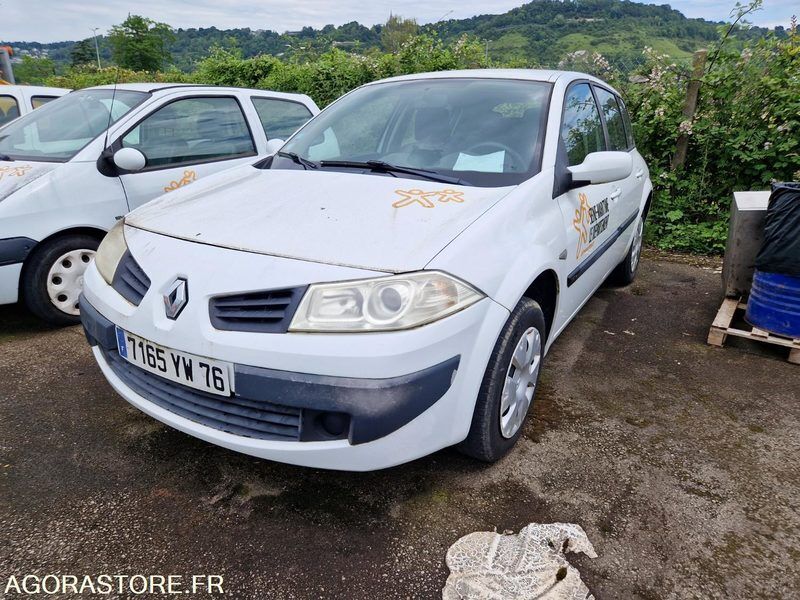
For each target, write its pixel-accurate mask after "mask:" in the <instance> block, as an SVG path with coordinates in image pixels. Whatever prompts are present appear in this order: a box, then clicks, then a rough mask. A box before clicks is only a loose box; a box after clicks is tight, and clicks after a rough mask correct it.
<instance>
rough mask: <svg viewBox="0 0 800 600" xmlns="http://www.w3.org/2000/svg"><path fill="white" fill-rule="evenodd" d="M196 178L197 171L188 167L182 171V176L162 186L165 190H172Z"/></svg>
mask: <svg viewBox="0 0 800 600" xmlns="http://www.w3.org/2000/svg"><path fill="white" fill-rule="evenodd" d="M196 179H197V173H195V172H194V171H192V170H191V169H188V170H186V171H184V172H183V177H181V178H180V179H178V180H177V181H170V182H169V185H168V186H166V187H165V188H164V191H165V192H173V191H175V190H177V189H178V188H182V187H183V186H185V185H189V184H190V183H192V182H193V181H195V180H196Z"/></svg>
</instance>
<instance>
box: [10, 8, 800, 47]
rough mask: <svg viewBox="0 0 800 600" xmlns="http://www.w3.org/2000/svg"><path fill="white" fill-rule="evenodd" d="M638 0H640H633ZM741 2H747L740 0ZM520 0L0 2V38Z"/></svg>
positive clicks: (426, 15)
mask: <svg viewBox="0 0 800 600" xmlns="http://www.w3.org/2000/svg"><path fill="white" fill-rule="evenodd" d="M637 1H638V0H637ZM735 1H736V0H672V1H671V2H667V1H664V0H656V1H655V2H651V3H652V4H667V3H668V4H670V6H672V7H673V8H675V9H677V10H679V11H681V12H682V13H683V14H685V15H686V16H687V17H702V18H705V19H709V20H717V21H723V20H726V19H727V18H728V16H729V14H730V11H731V9H732V7H733V5H734V4H735ZM740 1H741V2H742V3H745V2H746V0H740ZM523 3H524V0H403V1H402V2H398V1H389V0H367V1H365V0H189V1H187V0H136V2H132V1H131V0H82V1H78V0H0V40H6V41H36V42H56V41H63V40H78V39H83V38H86V37H89V36H91V35H92V32H91V29H92V28H94V27H97V28H99V33H103V32H106V31H108V29H109V28H110V27H111V26H112V25H114V24H116V23H120V22H122V21H123V20H124V19H125V17H126V16H127V15H128V13H129V12H132V13H134V14H139V15H143V16H146V17H150V18H151V19H154V20H156V21H161V22H165V23H168V24H169V25H171V26H172V27H175V28H178V27H180V28H189V27H211V26H215V27H217V28H219V29H231V28H235V27H250V28H251V29H272V30H273V31H278V32H284V31H292V30H296V29H300V28H301V27H303V26H306V25H310V26H312V27H316V28H321V27H323V26H324V25H327V24H329V23H330V24H333V25H341V24H343V23H348V22H350V21H358V22H359V23H362V24H364V25H367V26H370V25H374V24H375V23H383V22H385V21H386V19H387V18H388V16H389V14H390V13H392V12H393V13H395V14H399V15H402V16H404V17H414V18H416V19H417V21H418V22H419V23H431V22H435V21H439V20H441V19H442V18H446V19H462V18H466V17H472V16H475V15H479V14H486V13H492V14H498V13H503V12H506V11H507V10H509V9H511V8H514V7H515V6H520V5H521V4H523ZM793 13H800V2H798V0H764V7H763V9H762V10H761V11H759V12H757V13H755V14H754V15H752V16H751V17H750V19H749V20H750V21H751V22H753V23H755V24H756V25H762V26H765V27H774V26H775V25H783V26H784V27H788V25H789V18H790V17H791V15H792V14H793Z"/></svg>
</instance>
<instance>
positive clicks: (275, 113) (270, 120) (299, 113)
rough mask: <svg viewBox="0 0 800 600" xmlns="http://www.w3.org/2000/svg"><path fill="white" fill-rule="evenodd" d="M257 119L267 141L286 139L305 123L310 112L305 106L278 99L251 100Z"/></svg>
mask: <svg viewBox="0 0 800 600" xmlns="http://www.w3.org/2000/svg"><path fill="white" fill-rule="evenodd" d="M252 100H253V106H255V107H256V112H257V113H258V118H259V120H260V121H261V126H262V127H263V128H264V133H266V134H267V139H270V140H271V139H275V138H278V139H282V140H285V139H288V138H289V137H290V136H291V135H292V134H293V133H294V132H295V131H297V130H298V129H299V128H300V127H301V126H302V125H303V124H304V123H305V122H306V121H308V120H309V119H310V118H311V111H310V110H308V108H306V106H305V105H303V104H300V103H299V102H292V101H291V100H280V99H278V98H253V99H252Z"/></svg>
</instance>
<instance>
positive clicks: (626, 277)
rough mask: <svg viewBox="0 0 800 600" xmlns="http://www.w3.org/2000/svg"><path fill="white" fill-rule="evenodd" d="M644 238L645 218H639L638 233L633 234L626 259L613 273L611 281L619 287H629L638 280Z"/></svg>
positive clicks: (637, 223)
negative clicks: (637, 274)
mask: <svg viewBox="0 0 800 600" xmlns="http://www.w3.org/2000/svg"><path fill="white" fill-rule="evenodd" d="M643 237H644V217H643V216H639V219H638V220H637V221H636V231H634V232H633V241H632V242H631V247H630V249H629V250H628V253H627V254H626V255H625V258H624V259H623V260H622V262H621V263H619V264H618V265H617V267H616V268H615V269H614V270H613V271H612V272H611V276H610V277H609V279H610V280H611V282H612V283H616V284H617V285H628V284H630V283H633V280H634V279H636V272H637V271H638V270H639V262H640V259H641V257H642V238H643Z"/></svg>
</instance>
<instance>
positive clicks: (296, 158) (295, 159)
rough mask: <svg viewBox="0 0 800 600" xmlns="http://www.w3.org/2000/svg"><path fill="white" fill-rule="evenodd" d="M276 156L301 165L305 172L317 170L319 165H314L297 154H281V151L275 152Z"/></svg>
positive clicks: (311, 161)
mask: <svg viewBox="0 0 800 600" xmlns="http://www.w3.org/2000/svg"><path fill="white" fill-rule="evenodd" d="M277 155H278V156H283V157H285V158H289V159H291V160H292V161H293V162H296V163H297V164H298V165H301V166H302V167H303V168H305V169H306V170H308V169H317V168H319V165H318V164H317V163H315V162H314V161H313V160H308V159H307V158H303V157H302V156H300V155H299V154H297V152H283V151H282V150H281V151H279V152H277Z"/></svg>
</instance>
